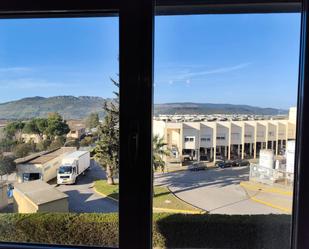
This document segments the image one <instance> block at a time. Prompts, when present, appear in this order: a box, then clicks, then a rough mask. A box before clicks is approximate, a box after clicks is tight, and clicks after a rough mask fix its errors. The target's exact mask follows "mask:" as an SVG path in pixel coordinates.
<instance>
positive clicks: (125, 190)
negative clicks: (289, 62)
mask: <svg viewBox="0 0 309 249" xmlns="http://www.w3.org/2000/svg"><path fill="white" fill-rule="evenodd" d="M154 2H155V1H154V0H130V1H127V0H87V1H85V0H66V1H53V0H45V1H40V0H24V1H20V0H2V1H1V2H0V18H53V17H93V16H118V15H119V33H120V70H119V72H120V81H121V87H120V103H121V104H120V138H121V139H120V147H121V149H120V174H119V175H120V190H119V191H120V202H119V220H120V223H119V236H120V237H119V247H120V248H123V249H125V248H152V165H151V158H152V157H151V153H152V151H151V148H152V146H151V141H152V104H153V59H154V54H153V47H154V16H155V12H156V14H157V15H180V14H223V13H225V14H227V13H235V14H236V13H287V12H301V13H302V24H301V47H300V68H299V86H298V104H297V112H298V113H297V129H296V139H297V140H296V152H295V153H296V154H295V161H296V166H295V167H296V168H295V181H294V184H295V186H294V195H293V198H294V202H293V215H292V235H291V242H292V243H291V247H292V248H295V249H296V248H297V249H302V248H309V237H308V236H307V234H306V231H308V230H309V225H308V224H306V221H307V220H308V219H309V213H308V212H306V210H309V198H306V192H307V190H309V182H308V181H306V178H307V177H309V168H307V169H306V167H300V166H299V165H305V164H308V163H309V158H308V159H307V158H306V148H307V147H308V146H309V144H308V143H309V142H307V141H309V140H308V139H307V138H309V130H308V129H307V130H306V127H309V114H308V115H306V113H309V89H308V87H306V86H308V84H309V54H308V48H307V44H309V32H308V21H309V17H308V10H309V7H308V0H303V1H300V0H269V1H268V0H251V1H250V0H157V3H156V8H155V6H154ZM121 124H125V125H121ZM138 154H139V156H138ZM132 155H134V156H132ZM141 155H142V156H141ZM124 163H126V167H124V166H123V165H124ZM145 165H147V166H148V167H145ZM132 179H134V180H133V181H134V184H133V183H132ZM136 186H138V187H139V188H136ZM136 189H138V190H139V191H136ZM132 190H135V191H132ZM136 210H138V212H136ZM133 211H135V212H133ZM132 222H134V223H132ZM132 224H134V226H132ZM0 248H85V247H83V246H63V245H41V244H25V243H0ZM93 248H97V247H93ZM101 248H102V247H101Z"/></svg>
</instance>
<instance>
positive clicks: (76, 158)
mask: <svg viewBox="0 0 309 249" xmlns="http://www.w3.org/2000/svg"><path fill="white" fill-rule="evenodd" d="M89 167H90V153H89V151H75V152H72V153H71V154H69V155H67V156H66V157H64V158H63V159H62V164H61V166H60V167H59V169H58V171H57V184H74V183H75V182H76V179H77V177H78V176H79V175H80V174H84V172H85V170H87V169H88V168H89Z"/></svg>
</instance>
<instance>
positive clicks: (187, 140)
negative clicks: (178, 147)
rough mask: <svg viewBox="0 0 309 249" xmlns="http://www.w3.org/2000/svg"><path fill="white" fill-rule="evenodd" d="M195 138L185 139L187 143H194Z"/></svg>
mask: <svg viewBox="0 0 309 249" xmlns="http://www.w3.org/2000/svg"><path fill="white" fill-rule="evenodd" d="M194 140H195V137H185V142H194Z"/></svg>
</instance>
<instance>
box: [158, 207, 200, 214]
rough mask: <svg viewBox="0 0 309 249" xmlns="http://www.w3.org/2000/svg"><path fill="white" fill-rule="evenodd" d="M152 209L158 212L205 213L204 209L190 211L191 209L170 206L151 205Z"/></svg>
mask: <svg viewBox="0 0 309 249" xmlns="http://www.w3.org/2000/svg"><path fill="white" fill-rule="evenodd" d="M153 210H155V211H159V212H169V213H182V214H206V211H191V210H183V209H171V208H156V207H153Z"/></svg>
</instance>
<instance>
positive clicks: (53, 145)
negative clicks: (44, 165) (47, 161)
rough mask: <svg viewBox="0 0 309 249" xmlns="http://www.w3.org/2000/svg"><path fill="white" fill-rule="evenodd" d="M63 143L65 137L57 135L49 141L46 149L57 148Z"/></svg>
mask: <svg viewBox="0 0 309 249" xmlns="http://www.w3.org/2000/svg"><path fill="white" fill-rule="evenodd" d="M64 143H65V138H64V137H63V136H58V137H56V138H55V139H54V140H53V141H52V142H51V144H50V145H49V147H48V149H50V150H54V149H59V148H61V147H62V146H63V145H64Z"/></svg>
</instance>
